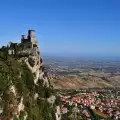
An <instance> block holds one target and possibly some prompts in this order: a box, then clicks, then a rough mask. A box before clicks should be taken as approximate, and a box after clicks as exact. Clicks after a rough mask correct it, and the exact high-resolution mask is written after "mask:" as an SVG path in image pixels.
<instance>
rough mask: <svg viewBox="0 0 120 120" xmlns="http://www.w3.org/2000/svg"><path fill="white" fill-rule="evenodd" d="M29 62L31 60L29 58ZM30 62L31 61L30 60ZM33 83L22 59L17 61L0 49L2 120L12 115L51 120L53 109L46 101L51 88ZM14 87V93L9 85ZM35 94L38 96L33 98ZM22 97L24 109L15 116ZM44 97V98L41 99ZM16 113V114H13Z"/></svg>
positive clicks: (0, 106) (31, 76) (0, 104)
mask: <svg viewBox="0 0 120 120" xmlns="http://www.w3.org/2000/svg"><path fill="white" fill-rule="evenodd" d="M30 62H31V60H30ZM31 64H32V62H31ZM39 81H40V82H39V83H38V85H36V84H34V74H32V72H31V71H30V70H29V68H28V66H27V65H26V64H25V63H24V61H22V62H19V61H18V60H17V59H16V58H15V57H14V56H9V55H8V54H7V52H6V51H4V52H3V51H2V50H1V51H0V98H1V99H0V108H1V110H2V112H1V114H0V117H1V118H2V119H3V120H7V119H9V118H12V117H14V120H24V118H25V117H24V116H25V115H26V117H27V120H48V119H49V120H53V119H54V115H53V113H54V110H53V108H51V107H50V105H49V103H48V102H47V98H48V97H50V95H51V93H52V92H53V90H52V89H51V88H48V87H46V86H43V85H42V80H39ZM11 86H13V87H14V88H15V93H14V92H11V91H10V87H11ZM35 94H38V97H37V98H35ZM22 98H23V105H24V109H23V110H21V111H20V114H19V117H18V116H17V113H16V111H17V106H18V104H19V103H20V100H21V99H22ZM41 98H44V99H41ZM15 113H16V114H15Z"/></svg>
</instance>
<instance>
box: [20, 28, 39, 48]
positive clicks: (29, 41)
mask: <svg viewBox="0 0 120 120" xmlns="http://www.w3.org/2000/svg"><path fill="white" fill-rule="evenodd" d="M21 43H23V44H24V45H25V46H26V47H27V45H28V46H29V48H30V46H31V48H34V47H37V46H38V41H37V40H36V39H35V31H34V30H28V36H27V38H26V36H25V35H22V36H21Z"/></svg>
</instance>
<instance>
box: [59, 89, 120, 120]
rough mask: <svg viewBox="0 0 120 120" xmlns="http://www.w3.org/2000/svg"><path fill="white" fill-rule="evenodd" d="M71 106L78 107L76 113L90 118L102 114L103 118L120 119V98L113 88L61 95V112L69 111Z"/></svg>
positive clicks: (103, 119) (101, 117)
mask: <svg viewBox="0 0 120 120" xmlns="http://www.w3.org/2000/svg"><path fill="white" fill-rule="evenodd" d="M71 106H73V109H74V108H76V114H78V113H81V116H84V117H85V118H87V119H89V120H91V119H93V118H94V115H97V116H100V118H99V119H101V120H105V118H106V119H112V120H119V119H120V99H119V98H118V97H117V96H115V92H114V91H113V90H104V89H100V90H97V91H95V92H92V91H91V92H90V91H89V92H87V91H86V92H84V93H79V94H76V95H60V105H59V107H60V112H61V114H67V113H69V112H70V109H71ZM69 108H70V109H69ZM73 109H72V112H73ZM91 111H92V112H91ZM93 113H94V114H93Z"/></svg>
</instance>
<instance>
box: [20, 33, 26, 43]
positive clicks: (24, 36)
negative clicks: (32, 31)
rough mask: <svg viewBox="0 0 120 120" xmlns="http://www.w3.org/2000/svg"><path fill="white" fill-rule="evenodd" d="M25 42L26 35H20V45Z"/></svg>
mask: <svg viewBox="0 0 120 120" xmlns="http://www.w3.org/2000/svg"><path fill="white" fill-rule="evenodd" d="M25 40H26V35H21V43H23V42H24V41H25Z"/></svg>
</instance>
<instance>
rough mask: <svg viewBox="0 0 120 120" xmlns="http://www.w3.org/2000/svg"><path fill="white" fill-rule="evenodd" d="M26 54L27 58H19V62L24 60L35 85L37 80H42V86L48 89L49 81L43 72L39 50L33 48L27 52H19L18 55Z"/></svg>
mask: <svg viewBox="0 0 120 120" xmlns="http://www.w3.org/2000/svg"><path fill="white" fill-rule="evenodd" d="M23 53H26V54H27V57H25V56H24V57H21V58H20V60H24V61H25V63H26V64H27V66H28V68H29V69H30V70H31V71H32V73H33V74H34V83H35V84H36V85H37V83H38V81H39V80H42V82H43V86H46V87H49V86H50V84H49V79H48V77H47V75H46V74H45V71H44V65H43V61H42V58H41V56H40V50H39V48H34V49H32V50H27V51H25V50H24V51H19V54H23Z"/></svg>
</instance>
